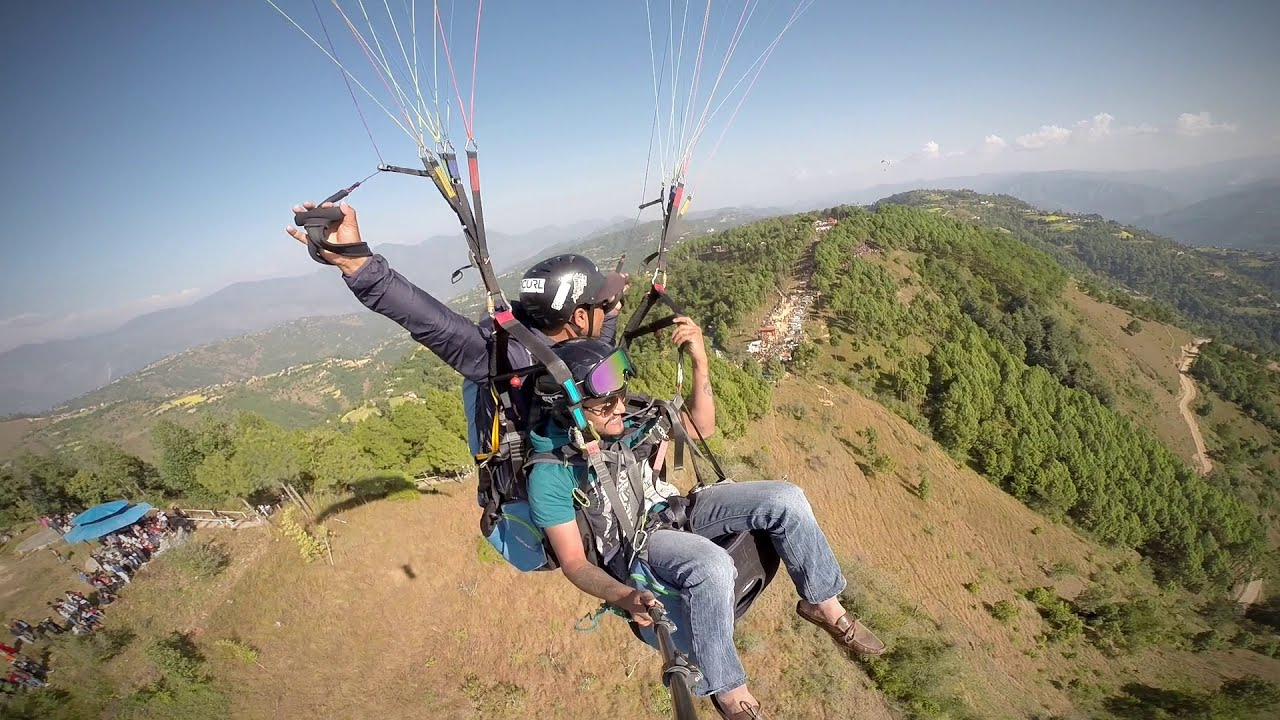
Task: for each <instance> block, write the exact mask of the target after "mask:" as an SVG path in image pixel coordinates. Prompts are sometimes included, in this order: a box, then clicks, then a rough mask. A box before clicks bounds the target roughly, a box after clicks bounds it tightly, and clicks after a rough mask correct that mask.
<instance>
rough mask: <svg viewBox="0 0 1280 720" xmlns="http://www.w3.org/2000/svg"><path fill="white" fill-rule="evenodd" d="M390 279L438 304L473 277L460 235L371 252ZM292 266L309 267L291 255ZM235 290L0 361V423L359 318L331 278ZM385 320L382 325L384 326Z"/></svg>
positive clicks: (533, 246) (599, 223)
mask: <svg viewBox="0 0 1280 720" xmlns="http://www.w3.org/2000/svg"><path fill="white" fill-rule="evenodd" d="M620 222H622V219H621V218H612V219H608V220H591V221H585V222H580V223H576V224H573V225H568V226H563V227H543V228H538V229H536V230H532V231H529V232H527V233H520V234H516V235H511V234H506V233H501V232H491V233H489V237H488V241H489V247H490V252H491V253H492V255H493V256H494V258H495V259H496V260H495V262H496V264H497V265H498V267H499V270H500V271H501V270H503V269H506V268H510V267H513V266H516V265H519V264H521V263H523V262H525V261H526V260H527V259H528V258H530V257H531V256H533V255H536V254H538V253H539V252H541V251H542V250H544V249H545V248H546V247H547V246H549V245H553V244H556V243H560V242H570V241H573V240H581V239H582V237H583V236H585V235H589V234H591V233H593V232H595V231H598V230H600V229H602V228H606V227H614V226H616V225H618V224H619V223H620ZM374 251H375V252H378V253H381V254H382V255H384V256H385V257H386V258H387V260H388V261H389V262H390V263H391V264H392V266H393V267H395V268H396V269H397V270H398V271H400V272H401V273H402V274H404V275H405V276H406V277H408V278H409V279H410V280H412V281H413V282H414V284H416V285H418V286H419V287H421V288H423V289H424V290H426V291H427V292H430V293H432V294H434V295H437V296H439V297H443V298H450V297H453V296H454V295H456V294H458V293H460V292H463V291H465V290H467V289H470V288H471V287H472V286H473V285H474V284H475V282H476V279H477V276H476V274H475V273H474V272H471V273H469V274H468V275H467V279H466V280H465V281H464V282H462V283H459V284H458V285H456V286H454V285H451V284H450V281H449V278H450V275H451V274H452V272H453V270H454V269H455V268H457V267H459V266H461V265H464V264H465V263H466V261H467V252H466V244H465V243H464V242H463V240H462V237H461V234H460V233H459V234H457V235H453V236H443V237H433V238H430V239H428V240H426V241H425V242H423V243H422V244H419V245H395V244H387V245H377V246H375V247H374ZM299 263H301V265H300V267H306V265H310V264H312V263H311V261H310V260H309V259H307V258H306V256H305V255H300V257H299ZM315 267H316V268H317V269H316V270H315V271H314V272H311V273H309V274H307V275H302V276H297V277H286V278H272V279H269V280H255V281H250V282H239V283H235V284H233V285H229V286H227V287H225V288H223V289H222V290H219V291H218V292H215V293H213V294H212V295H209V296H207V297H205V298H202V299H200V300H197V301H196V302H193V303H191V304H189V305H184V306H181V307H176V308H170V309H167V310H159V311H156V312H152V313H148V314H146V315H141V316H139V317H136V318H134V319H132V320H130V321H128V322H126V323H125V324H124V325H122V326H120V327H119V328H116V329H115V330H111V331H109V332H105V333H100V334H96V335H90V336H85V337H79V338H73V339H69V340H53V341H49V342H43V343H32V344H29V345H23V346H21V347H17V348H14V349H12V350H9V351H7V352H4V353H0V415H9V414H14V413H33V412H40V411H43V410H46V409H48V408H50V407H52V406H54V405H57V404H58V403H61V402H64V401H66V400H68V399H70V398H73V397H77V396H79V395H82V394H84V393H86V392H89V391H91V390H94V389H95V388H99V387H102V386H103V385H106V384H107V383H109V382H111V381H112V380H115V379H116V378H120V377H123V376H125V375H128V374H130V373H133V372H135V371H137V370H140V369H141V368H143V367H146V366H147V365H150V364H151V363H154V362H156V361H158V360H160V359H161V358H164V357H167V356H169V355H173V354H175V353H180V352H182V351H184V350H187V349H190V348H193V347H196V346H198V345H204V344H207V343H210V342H214V341H218V340H224V339H227V338H232V337H236V336H239V335H244V334H246V333H252V332H257V331H260V330H265V329H267V328H271V327H274V326H276V325H279V324H280V323H284V322H287V321H290V320H296V319H298V318H302V317H316V316H329V315H341V314H345V313H352V312H356V311H361V312H363V311H364V310H363V308H362V307H361V306H360V303H358V302H357V301H356V300H355V298H353V297H352V296H351V293H350V292H349V291H348V290H347V288H346V286H345V285H344V284H343V282H342V280H341V278H340V277H339V276H338V271H337V270H335V269H332V268H320V267H319V266H318V265H317V266H315ZM384 322H385V321H384Z"/></svg>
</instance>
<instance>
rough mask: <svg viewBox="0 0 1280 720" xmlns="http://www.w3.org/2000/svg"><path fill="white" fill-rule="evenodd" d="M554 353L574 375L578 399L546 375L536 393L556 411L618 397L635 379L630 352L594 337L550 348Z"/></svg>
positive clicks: (540, 379) (539, 381)
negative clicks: (582, 403) (614, 396)
mask: <svg viewBox="0 0 1280 720" xmlns="http://www.w3.org/2000/svg"><path fill="white" fill-rule="evenodd" d="M551 352H553V353H555V355H556V357H558V358H560V360H562V361H563V362H564V364H565V365H566V366H567V367H568V368H569V374H570V375H571V376H573V382H574V385H575V388H574V393H575V394H576V395H577V397H576V398H570V397H569V393H568V391H567V390H566V389H565V388H563V387H561V386H560V384H559V383H557V382H556V380H555V378H553V377H552V376H551V374H550V373H543V374H542V375H541V376H540V377H539V378H538V382H537V393H538V395H539V396H540V397H541V398H542V399H543V401H544V402H546V403H548V404H549V405H551V406H552V408H553V409H555V410H557V411H559V412H561V413H563V412H567V411H568V408H569V406H570V405H572V403H571V402H569V400H571V399H572V400H574V401H576V400H590V399H592V398H605V397H609V396H611V395H617V394H618V393H621V392H623V391H625V390H626V388H627V381H629V380H630V379H631V378H633V377H635V375H636V372H635V369H634V367H633V366H632V365H631V358H630V357H629V356H628V355H627V351H626V350H624V349H622V348H616V347H614V346H613V345H610V344H609V343H607V342H605V341H603V340H597V339H594V338H573V339H572V340H565V341H564V342H562V343H558V344H556V345H552V346H551Z"/></svg>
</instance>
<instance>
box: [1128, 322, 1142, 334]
mask: <svg viewBox="0 0 1280 720" xmlns="http://www.w3.org/2000/svg"><path fill="white" fill-rule="evenodd" d="M1124 331H1125V332H1127V333H1129V334H1130V335H1137V334H1138V333H1140V332H1142V321H1141V320H1139V319H1138V318H1134V319H1132V320H1130V321H1129V324H1128V325H1125V326H1124Z"/></svg>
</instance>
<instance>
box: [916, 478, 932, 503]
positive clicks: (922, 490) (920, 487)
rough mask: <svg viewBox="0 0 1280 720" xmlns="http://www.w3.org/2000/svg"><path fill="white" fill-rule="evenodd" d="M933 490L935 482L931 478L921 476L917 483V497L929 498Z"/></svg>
mask: <svg viewBox="0 0 1280 720" xmlns="http://www.w3.org/2000/svg"><path fill="white" fill-rule="evenodd" d="M932 492H933V483H931V482H929V478H927V477H924V478H920V482H919V483H917V484H916V497H918V498H920V499H921V500H928V499H929V495H930V494H931V493H932Z"/></svg>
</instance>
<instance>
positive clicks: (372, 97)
mask: <svg viewBox="0 0 1280 720" xmlns="http://www.w3.org/2000/svg"><path fill="white" fill-rule="evenodd" d="M267 4H269V5H270V6H271V7H273V8H275V9H276V12H278V13H280V14H281V15H282V16H284V19H285V20H288V21H289V23H290V24H292V25H293V26H294V27H295V28H297V29H298V32H300V33H302V34H303V35H304V36H305V37H306V38H307V39H308V40H310V41H311V43H312V44H313V45H315V46H316V47H318V48H320V52H322V53H324V54H325V57H327V58H329V59H330V60H332V61H333V64H335V65H337V66H338V69H339V70H341V71H342V76H343V77H344V78H348V77H349V78H351V81H352V82H354V83H355V84H356V87H358V88H360V89H361V90H362V91H364V94H365V95H368V96H369V99H370V100H373V102H374V104H375V105H377V106H378V107H379V108H381V109H382V112H384V113H386V114H387V117H388V118H390V119H391V122H393V123H395V124H396V127H398V128H400V130H401V131H403V132H404V134H405V135H408V136H409V139H410V140H413V141H414V142H415V143H417V142H418V138H417V137H415V136H414V134H413V132H412V131H411V130H409V128H407V127H405V126H404V125H403V124H401V122H400V121H399V120H397V119H396V116H395V114H394V113H392V112H391V111H390V110H388V109H387V106H386V105H383V104H382V101H381V100H379V99H378V97H377V96H376V95H374V94H373V93H372V92H370V91H369V88H367V87H365V86H364V83H362V82H360V80H359V78H357V77H356V76H354V75H352V74H351V72H350V71H349V70H347V68H346V66H344V65H343V64H342V62H341V61H339V60H338V58H336V57H334V55H333V54H332V53H330V52H329V51H328V50H326V49H325V47H324V46H323V45H321V44H320V43H319V41H317V40H316V39H315V38H314V37H313V36H312V35H311V33H309V32H307V31H306V30H305V29H303V27H302V26H301V25H299V24H298V21H297V20H294V19H293V18H292V17H290V16H289V13H287V12H285V11H284V10H282V9H280V6H279V5H277V4H275V2H274V0H267Z"/></svg>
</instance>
